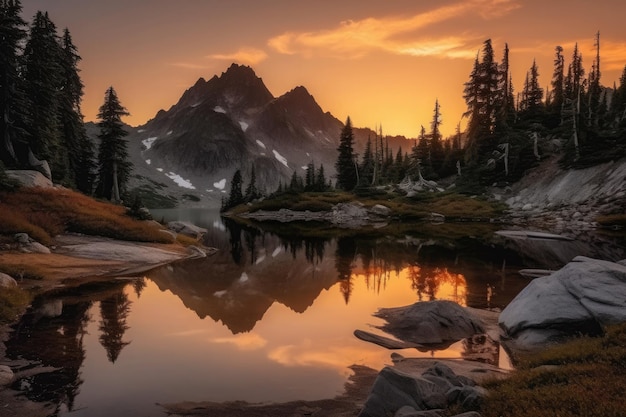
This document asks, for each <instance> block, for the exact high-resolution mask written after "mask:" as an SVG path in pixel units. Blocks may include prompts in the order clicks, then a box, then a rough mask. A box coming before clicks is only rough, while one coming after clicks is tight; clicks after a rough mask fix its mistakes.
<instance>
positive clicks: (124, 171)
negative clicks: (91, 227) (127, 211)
mask: <svg viewBox="0 0 626 417" xmlns="http://www.w3.org/2000/svg"><path fill="white" fill-rule="evenodd" d="M128 115H129V113H128V111H127V110H126V109H125V108H124V107H123V106H122V104H121V103H120V101H119V99H118V97H117V94H116V92H115V90H114V89H113V87H109V88H108V90H107V91H106V93H105V96H104V104H102V106H100V110H99V112H98V119H99V122H98V127H99V128H100V134H99V135H98V138H99V139H100V146H99V148H98V183H97V185H96V196H98V197H101V198H106V199H108V200H111V199H112V200H113V201H115V202H120V201H121V198H120V195H121V194H122V193H124V192H125V191H126V184H127V182H128V179H129V178H130V172H131V168H132V164H131V163H130V162H129V161H128V149H127V148H128V144H127V143H126V139H124V137H125V136H126V135H128V132H126V131H125V130H124V124H123V123H122V116H128Z"/></svg>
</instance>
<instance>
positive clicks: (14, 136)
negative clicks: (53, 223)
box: [0, 0, 30, 166]
mask: <svg viewBox="0 0 626 417" xmlns="http://www.w3.org/2000/svg"><path fill="white" fill-rule="evenodd" d="M21 12H22V5H21V2H20V1H19V0H0V161H1V162H4V164H6V165H7V166H19V165H20V164H21V163H24V162H25V161H27V160H28V158H27V149H28V143H29V134H28V131H27V129H26V127H27V126H28V125H30V122H29V117H28V105H27V101H26V94H25V91H24V84H23V82H22V79H21V78H20V57H21V54H22V43H23V41H24V39H25V38H26V30H25V26H26V22H24V20H23V19H22V18H21V17H20V14H21Z"/></svg>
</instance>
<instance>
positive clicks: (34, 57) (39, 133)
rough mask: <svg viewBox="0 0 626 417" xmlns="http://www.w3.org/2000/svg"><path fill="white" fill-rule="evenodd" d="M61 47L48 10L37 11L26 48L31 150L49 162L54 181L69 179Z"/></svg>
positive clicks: (25, 74) (26, 80)
mask: <svg viewBox="0 0 626 417" xmlns="http://www.w3.org/2000/svg"><path fill="white" fill-rule="evenodd" d="M61 56H62V51H61V46H60V44H59V38H58V35H57V31H56V26H55V24H54V23H53V22H52V20H50V18H49V16H48V13H47V12H40V11H39V12H37V14H36V15H35V17H34V18H33V22H32V23H31V26H30V34H29V38H28V42H27V43H26V47H25V49H24V60H25V67H24V79H25V83H26V94H27V96H28V100H29V103H30V105H31V110H30V114H31V124H30V135H31V142H30V145H31V149H32V151H33V153H34V154H35V156H37V157H38V158H41V159H45V160H47V161H48V163H49V165H50V169H51V170H52V176H53V179H54V180H58V181H61V182H64V181H66V180H67V176H68V171H67V166H68V161H67V159H66V158H67V149H66V148H65V146H64V144H63V143H62V142H61V130H60V127H59V120H58V113H59V111H58V109H59V91H61V86H62V79H61V74H62V68H61Z"/></svg>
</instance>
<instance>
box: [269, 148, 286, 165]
mask: <svg viewBox="0 0 626 417" xmlns="http://www.w3.org/2000/svg"><path fill="white" fill-rule="evenodd" d="M272 152H273V153H274V158H276V160H277V161H278V162H280V163H281V164H283V165H284V166H286V167H287V168H289V165H288V164H287V158H285V157H284V156H282V155H281V154H279V153H278V152H277V151H276V149H274V150H272Z"/></svg>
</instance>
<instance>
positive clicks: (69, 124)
mask: <svg viewBox="0 0 626 417" xmlns="http://www.w3.org/2000/svg"><path fill="white" fill-rule="evenodd" d="M61 58H62V59H61V68H62V72H61V83H62V84H61V90H60V93H59V123H60V125H61V132H62V134H63V135H62V138H63V140H64V146H63V148H65V149H66V150H67V152H68V163H69V170H70V172H69V177H70V178H69V180H70V182H71V183H73V184H74V185H75V186H76V188H77V189H78V190H80V191H81V192H83V193H85V194H91V192H92V191H93V181H94V171H95V161H94V160H95V151H94V145H93V143H92V142H91V140H90V139H89V138H88V137H87V131H86V130H85V125H84V123H83V115H82V112H81V107H80V106H81V102H82V98H83V82H82V80H81V79H80V76H79V74H78V73H79V71H80V70H79V69H78V62H79V61H80V60H81V57H80V56H79V55H78V51H77V49H76V46H74V44H73V42H72V37H71V35H70V32H69V30H68V29H65V31H64V32H63V39H62V56H61Z"/></svg>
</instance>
